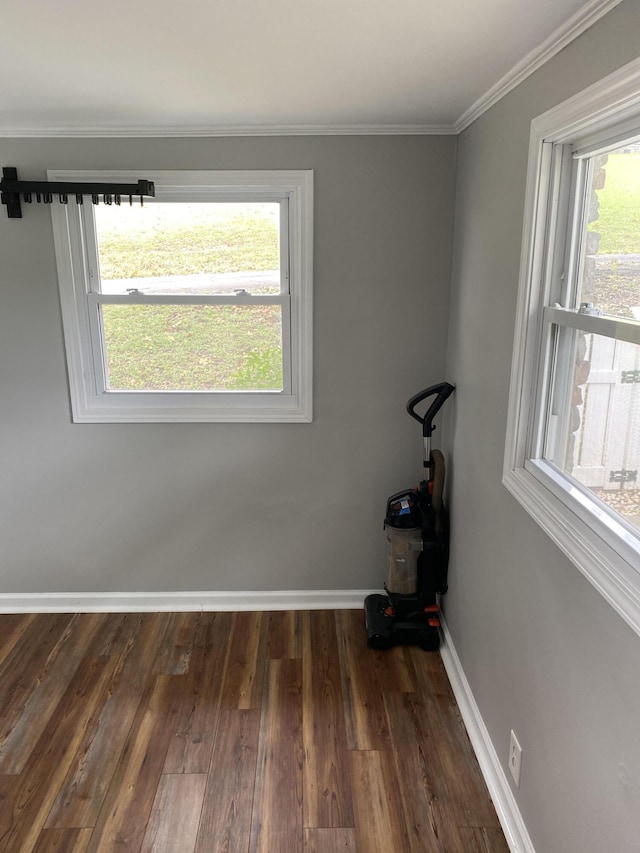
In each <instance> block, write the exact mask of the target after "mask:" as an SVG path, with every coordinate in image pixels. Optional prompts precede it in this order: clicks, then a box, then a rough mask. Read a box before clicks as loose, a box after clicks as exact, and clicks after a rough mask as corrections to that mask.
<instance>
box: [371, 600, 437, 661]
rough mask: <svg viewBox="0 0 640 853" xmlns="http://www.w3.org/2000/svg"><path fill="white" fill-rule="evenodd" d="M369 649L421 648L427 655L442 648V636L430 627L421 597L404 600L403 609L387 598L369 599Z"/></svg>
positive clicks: (433, 626)
mask: <svg viewBox="0 0 640 853" xmlns="http://www.w3.org/2000/svg"><path fill="white" fill-rule="evenodd" d="M364 612H365V618H366V625H367V645H368V646H369V647H370V648H372V649H390V648H391V647H392V646H398V645H403V646H420V648H421V649H423V650H424V651H427V652H435V651H437V650H438V649H439V648H440V632H439V630H438V628H437V626H435V625H432V624H429V623H430V621H432V622H433V621H434V620H433V619H431V620H430V618H429V616H428V615H427V614H425V613H424V612H423V610H422V608H421V607H420V605H419V603H418V599H417V597H408V596H407V597H403V599H402V606H401V607H394V606H393V604H392V602H391V600H390V599H389V597H388V596H386V595H377V594H374V595H368V596H367V597H366V598H365V600H364Z"/></svg>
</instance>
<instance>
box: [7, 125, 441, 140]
mask: <svg viewBox="0 0 640 853" xmlns="http://www.w3.org/2000/svg"><path fill="white" fill-rule="evenodd" d="M455 133H456V131H455V129H454V126H453V125H452V124H388V125H387V124H354V125H327V124H309V125H299V124H290V125H225V126H219V127H218V126H215V125H211V126H208V127H204V126H191V127H189V126H185V127H168V126H164V125H163V126H158V125H140V126H138V127H118V126H107V125H105V126H100V125H96V126H93V127H4V128H3V127H0V137H5V138H19V139H40V138H65V139H82V138H84V139H96V138H137V137H143V138H150V137H172V138H174V137H207V138H212V137H218V136H220V137H225V136H453V135H454V134H455Z"/></svg>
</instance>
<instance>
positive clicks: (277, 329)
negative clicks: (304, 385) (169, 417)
mask: <svg viewBox="0 0 640 853" xmlns="http://www.w3.org/2000/svg"><path fill="white" fill-rule="evenodd" d="M101 310H102V323H103V330H104V346H105V352H106V363H107V374H108V376H107V388H108V389H109V390H111V391H205V390H208V391H240V390H243V391H244V390H248V391H252V390H268V391H282V390H283V379H282V377H283V372H282V359H283V355H282V309H281V307H280V306H279V305H255V306H254V305H103V306H102V309H101Z"/></svg>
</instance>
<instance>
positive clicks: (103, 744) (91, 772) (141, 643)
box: [46, 614, 168, 828]
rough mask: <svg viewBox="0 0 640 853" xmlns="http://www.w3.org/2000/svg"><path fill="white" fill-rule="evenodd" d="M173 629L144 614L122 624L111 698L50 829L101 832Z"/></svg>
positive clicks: (86, 740) (89, 734)
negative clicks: (159, 655)
mask: <svg viewBox="0 0 640 853" xmlns="http://www.w3.org/2000/svg"><path fill="white" fill-rule="evenodd" d="M167 624H168V618H167V614H144V615H143V616H142V617H141V616H138V618H137V619H135V620H134V619H131V620H128V621H127V622H126V623H120V624H119V626H118V627H119V629H120V634H119V637H118V641H117V643H113V644H112V645H111V648H113V650H114V651H116V650H120V654H119V655H118V657H117V658H114V660H115V665H114V668H113V673H112V676H111V679H110V681H109V685H108V690H107V696H106V697H105V701H104V703H103V705H102V708H101V710H100V713H99V715H97V718H96V720H95V724H94V725H93V726H92V727H91V728H90V729H87V731H86V732H85V736H84V737H83V739H82V742H81V744H80V746H79V749H78V752H77V753H76V755H75V757H74V760H73V763H72V765H71V767H70V769H69V773H68V774H67V778H66V779H65V781H64V784H63V786H62V788H61V790H60V792H59V794H58V796H57V797H56V800H55V802H54V804H53V807H52V809H51V812H50V814H49V816H48V818H47V823H46V826H47V827H48V828H64V827H68V828H70V827H82V826H95V823H96V821H97V819H98V814H99V812H100V809H101V808H102V803H103V801H104V798H105V796H106V792H107V789H108V787H109V785H110V784H111V779H112V777H113V774H114V773H115V770H116V767H117V765H118V761H119V760H120V756H121V754H122V751H123V749H124V746H125V743H126V741H127V738H128V736H129V731H130V729H131V726H132V724H133V721H134V718H135V715H136V713H137V711H138V706H139V704H140V700H141V698H142V696H143V695H144V691H145V689H146V688H147V685H148V684H149V681H150V678H151V676H150V673H151V672H152V670H153V667H154V661H155V658H156V652H157V650H158V647H159V646H161V644H162V640H163V637H164V633H165V631H166V628H167Z"/></svg>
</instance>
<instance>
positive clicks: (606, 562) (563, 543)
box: [502, 464, 640, 635]
mask: <svg viewBox="0 0 640 853" xmlns="http://www.w3.org/2000/svg"><path fill="white" fill-rule="evenodd" d="M532 467H534V465H532ZM547 467H548V466H542V465H538V464H535V468H536V469H537V470H536V476H534V474H533V473H531V471H528V470H526V469H524V468H515V469H513V470H510V471H507V472H506V473H505V475H504V477H503V480H502V482H503V485H504V486H505V487H506V488H507V489H508V490H509V492H511V494H512V495H513V496H514V497H515V498H516V500H517V501H518V502H519V503H520V504H521V505H522V507H523V508H524V509H525V510H526V511H527V512H528V513H529V515H530V516H531V517H532V518H533V519H534V520H535V521H536V522H537V524H539V525H540V527H541V528H542V529H543V530H544V531H545V533H546V534H547V535H548V536H549V537H550V538H551V539H552V540H553V542H555V544H556V545H557V546H558V547H559V548H560V550H561V551H562V552H563V553H564V554H565V556H567V557H568V558H569V559H570V560H571V562H572V563H573V564H574V565H575V566H576V567H577V568H578V569H579V571H580V572H581V573H582V574H583V575H584V576H585V577H586V578H587V579H588V580H589V582H590V583H591V584H592V585H593V586H594V587H595V588H596V589H597V590H598V592H599V593H600V594H601V595H602V596H603V597H604V598H605V599H606V600H607V601H608V602H609V604H610V605H611V606H612V607H613V608H614V609H615V610H616V611H617V612H618V613H619V614H620V616H622V618H623V619H624V620H625V621H626V622H627V624H628V625H629V626H630V627H631V628H632V629H633V630H634V631H635V632H636V633H637V634H638V635H640V572H639V571H638V567H639V566H640V554H638V550H637V549H638V545H637V541H636V542H635V543H634V542H633V541H632V540H633V538H634V537H631V536H629V537H628V538H625V537H622V538H621V539H620V542H619V543H618V545H617V547H616V548H614V547H612V545H610V544H609V542H608V541H606V539H608V538H611V537H612V536H613V535H614V532H613V531H610V533H609V535H608V536H607V537H606V538H603V535H602V533H601V532H598V528H600V530H602V526H603V525H604V526H607V525H608V521H607V522H605V520H604V519H603V518H600V517H599V513H598V511H597V508H592V507H590V506H589V504H588V502H587V501H581V502H579V501H577V500H576V498H575V496H572V495H571V487H570V486H564V487H562V486H560V485H559V484H560V478H557V480H555V481H554V478H553V476H552V473H551V469H550V468H549V470H545V469H546V468H547ZM545 478H546V479H547V483H548V485H545V484H544V483H543V482H542V480H543V479H545ZM561 488H564V490H565V493H566V497H565V500H567V501H571V502H572V503H573V505H574V507H575V511H573V510H572V509H569V507H568V506H567V505H566V503H565V502H564V501H563V500H560V498H559V497H558V495H557V492H558V490H559V489H561ZM576 491H577V490H576ZM603 515H606V514H604V513H603ZM623 554H624V556H623Z"/></svg>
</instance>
